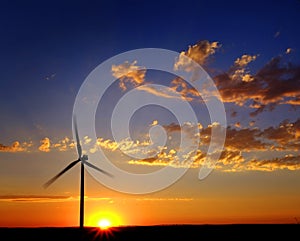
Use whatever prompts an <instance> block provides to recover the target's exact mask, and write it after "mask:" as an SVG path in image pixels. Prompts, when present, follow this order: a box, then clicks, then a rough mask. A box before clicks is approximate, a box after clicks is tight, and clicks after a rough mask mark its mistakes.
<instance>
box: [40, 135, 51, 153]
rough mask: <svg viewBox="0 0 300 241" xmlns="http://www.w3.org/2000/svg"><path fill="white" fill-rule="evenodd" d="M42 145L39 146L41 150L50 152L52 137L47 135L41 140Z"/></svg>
mask: <svg viewBox="0 0 300 241" xmlns="http://www.w3.org/2000/svg"><path fill="white" fill-rule="evenodd" d="M40 143H41V145H40V146H39V150H40V151H42V152H50V146H51V143H50V139H49V138H48V137H45V138H44V139H42V140H41V141H40Z"/></svg>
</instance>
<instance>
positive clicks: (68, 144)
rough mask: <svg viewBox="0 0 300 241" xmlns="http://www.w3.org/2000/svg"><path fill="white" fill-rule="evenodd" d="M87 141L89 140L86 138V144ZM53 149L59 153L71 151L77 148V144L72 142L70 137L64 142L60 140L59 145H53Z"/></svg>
mask: <svg viewBox="0 0 300 241" xmlns="http://www.w3.org/2000/svg"><path fill="white" fill-rule="evenodd" d="M48 139H49V138H48ZM86 141H87V140H86V138H85V143H86ZM51 147H52V148H56V149H58V150H59V151H68V150H69V149H73V148H74V147H75V143H74V142H73V141H71V139H70V138H69V137H64V138H63V139H62V140H59V141H58V142H57V143H54V144H52V145H51ZM49 151H50V140H49Z"/></svg>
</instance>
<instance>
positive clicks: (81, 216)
mask: <svg viewBox="0 0 300 241" xmlns="http://www.w3.org/2000/svg"><path fill="white" fill-rule="evenodd" d="M73 124H74V129H75V135H76V143H77V152H78V159H77V160H76V161H73V162H71V163H70V164H69V165H68V166H67V167H66V168H64V169H63V170H62V171H61V172H60V173H58V174H57V175H56V176H54V177H53V178H51V179H50V180H49V181H48V182H46V183H45V184H44V185H43V186H44V188H47V187H49V186H50V185H51V184H52V183H53V182H55V181H56V180H57V179H58V178H59V177H60V176H62V175H63V174H64V173H65V172H67V171H68V170H70V169H71V168H72V167H74V166H75V165H76V164H77V163H79V162H81V170H80V214H79V226H80V228H81V229H82V228H83V225H84V224H83V222H84V165H87V166H89V167H91V168H94V169H95V170H97V171H99V172H102V173H103V174H105V175H107V176H110V177H113V176H112V175H111V174H110V173H108V172H106V171H104V170H102V169H100V168H99V167H96V166H95V165H93V164H91V163H89V162H87V160H88V156H87V155H82V148H81V145H80V141H79V135H78V129H77V122H76V118H75V116H74V117H73Z"/></svg>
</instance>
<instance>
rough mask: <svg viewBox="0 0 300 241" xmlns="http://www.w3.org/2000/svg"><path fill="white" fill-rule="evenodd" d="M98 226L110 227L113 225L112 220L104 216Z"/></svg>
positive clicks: (102, 227)
mask: <svg viewBox="0 0 300 241" xmlns="http://www.w3.org/2000/svg"><path fill="white" fill-rule="evenodd" d="M98 226H99V228H101V229H103V230H105V229H109V228H110V227H111V221H110V220H108V219H106V218H102V219H100V220H99V222H98Z"/></svg>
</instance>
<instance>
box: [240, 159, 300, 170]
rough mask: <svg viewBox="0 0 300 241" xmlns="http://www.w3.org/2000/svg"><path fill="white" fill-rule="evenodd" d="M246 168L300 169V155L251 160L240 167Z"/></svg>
mask: <svg viewBox="0 0 300 241" xmlns="http://www.w3.org/2000/svg"><path fill="white" fill-rule="evenodd" d="M240 168H241V169H244V170H251V171H268V172H271V171H275V170H284V169H286V170H290V171H295V170H300V156H299V155H298V156H294V155H286V156H284V157H282V158H275V159H271V160H251V161H250V162H248V163H247V164H245V165H243V166H241V167H240Z"/></svg>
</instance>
